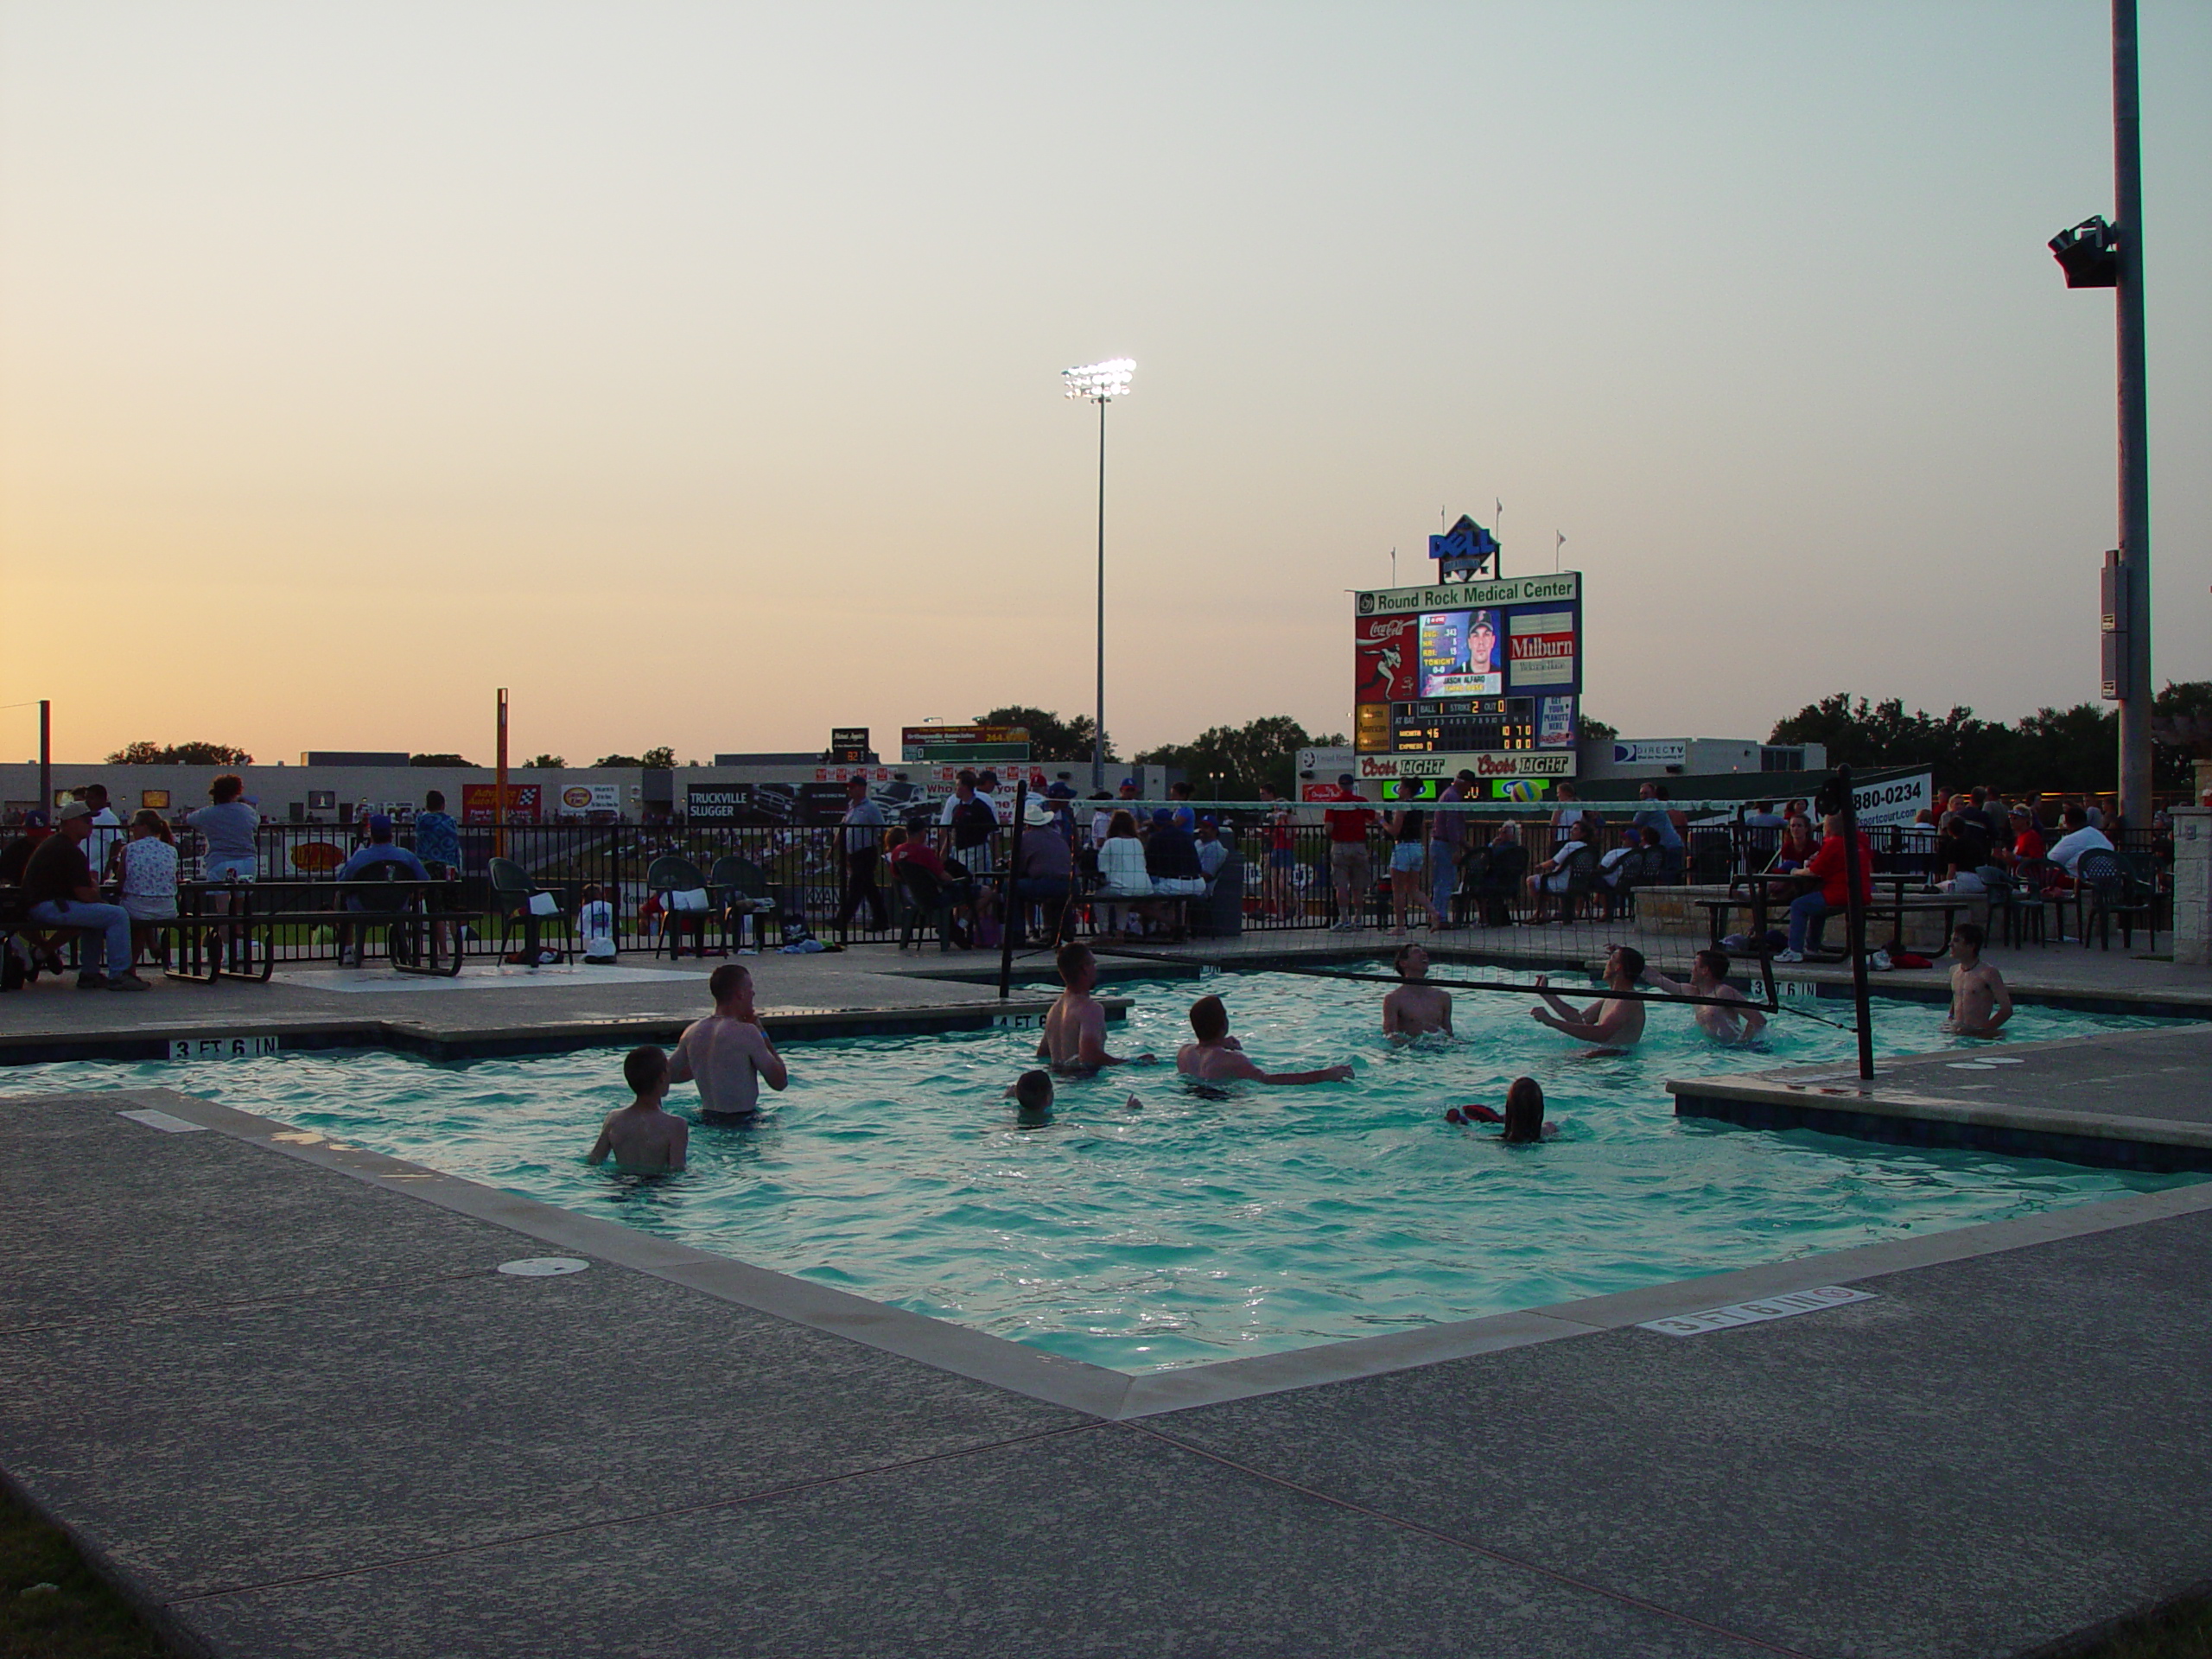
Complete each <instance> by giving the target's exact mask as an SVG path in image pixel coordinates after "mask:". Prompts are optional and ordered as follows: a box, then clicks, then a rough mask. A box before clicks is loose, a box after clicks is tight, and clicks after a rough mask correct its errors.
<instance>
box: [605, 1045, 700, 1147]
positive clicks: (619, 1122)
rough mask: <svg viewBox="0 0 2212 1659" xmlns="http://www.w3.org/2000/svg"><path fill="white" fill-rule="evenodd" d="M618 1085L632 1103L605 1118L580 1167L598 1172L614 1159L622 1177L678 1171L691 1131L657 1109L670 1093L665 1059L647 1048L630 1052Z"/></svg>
mask: <svg viewBox="0 0 2212 1659" xmlns="http://www.w3.org/2000/svg"><path fill="white" fill-rule="evenodd" d="M622 1081H623V1082H624V1083H626V1084H629V1086H630V1092H631V1094H632V1096H634V1098H632V1101H631V1102H630V1103H629V1104H628V1105H627V1106H625V1107H624V1108H623V1109H621V1110H620V1111H619V1112H610V1113H608V1114H607V1122H604V1123H602V1124H601V1125H600V1128H599V1139H598V1141H596V1142H594V1144H593V1147H592V1149H591V1154H590V1155H589V1156H588V1158H586V1159H585V1160H584V1161H585V1162H586V1163H588V1164H592V1165H594V1166H596V1165H600V1164H603V1163H605V1162H606V1161H607V1158H608V1156H609V1155H610V1154H612V1155H613V1159H614V1167H615V1168H617V1169H619V1170H620V1171H621V1172H622V1173H624V1174H625V1175H664V1174H669V1173H673V1172H674V1171H677V1170H680V1169H682V1168H683V1159H684V1154H686V1153H687V1152H688V1151H689V1150H690V1145H691V1128H690V1125H689V1124H687V1123H686V1122H684V1121H683V1119H682V1118H680V1117H677V1116H675V1115H674V1114H673V1113H671V1112H664V1111H663V1110H662V1109H661V1104H660V1103H661V1098H662V1096H664V1095H666V1094H667V1093H668V1056H667V1055H665V1054H664V1053H662V1052H661V1051H660V1050H659V1049H658V1048H655V1047H654V1046H652V1044H650V1043H648V1044H646V1045H645V1046H644V1047H642V1048H633V1049H632V1050H631V1051H630V1052H628V1053H627V1054H626V1055H625V1056H623V1058H622Z"/></svg>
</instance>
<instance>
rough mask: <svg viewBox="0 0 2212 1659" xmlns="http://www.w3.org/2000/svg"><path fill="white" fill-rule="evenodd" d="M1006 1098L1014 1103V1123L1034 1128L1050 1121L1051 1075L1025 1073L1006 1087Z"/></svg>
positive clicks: (1048, 1073) (1039, 1072)
mask: <svg viewBox="0 0 2212 1659" xmlns="http://www.w3.org/2000/svg"><path fill="white" fill-rule="evenodd" d="M1006 1098H1007V1099H1008V1100H1010V1101H1012V1102H1013V1103H1014V1122H1016V1123H1019V1124H1020V1125H1021V1127H1022V1128H1036V1127H1038V1126H1039V1125H1040V1124H1045V1123H1049V1122H1052V1073H1051V1072H1049V1071H1025V1072H1023V1073H1022V1074H1021V1075H1020V1077H1016V1078H1015V1079H1014V1081H1013V1082H1012V1083H1010V1084H1007V1090H1006Z"/></svg>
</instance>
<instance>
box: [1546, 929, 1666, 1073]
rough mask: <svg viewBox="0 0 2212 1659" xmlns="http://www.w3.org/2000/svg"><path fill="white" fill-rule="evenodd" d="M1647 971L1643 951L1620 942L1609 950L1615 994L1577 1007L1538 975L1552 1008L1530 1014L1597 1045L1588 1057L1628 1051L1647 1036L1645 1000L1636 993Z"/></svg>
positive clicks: (1608, 983) (1608, 982)
mask: <svg viewBox="0 0 2212 1659" xmlns="http://www.w3.org/2000/svg"><path fill="white" fill-rule="evenodd" d="M1642 974H1643V952H1642V951H1641V950H1637V949H1636V948H1635V947H1634V946H1633V945H1627V944H1616V945H1614V946H1612V947H1611V949H1609V950H1607V951H1606V953H1605V988H1606V989H1607V990H1609V991H1611V992H1612V993H1613V995H1611V996H1601V997H1599V999H1598V1000H1597V1001H1595V1002H1592V1004H1591V1005H1590V1006H1589V1007H1586V1008H1582V1009H1577V1008H1575V1007H1573V1005H1572V1004H1570V1003H1567V1002H1563V1001H1560V998H1559V996H1558V995H1556V994H1555V993H1554V992H1553V990H1552V989H1551V986H1550V982H1549V980H1548V979H1547V978H1546V977H1545V976H1543V975H1542V974H1538V975H1537V976H1536V989H1537V990H1538V991H1539V992H1541V993H1542V995H1543V999H1544V1001H1547V1002H1548V1003H1550V1004H1551V1007H1548V1008H1531V1009H1529V1014H1530V1016H1531V1017H1532V1018H1534V1019H1535V1020H1536V1021H1537V1023H1539V1024H1540V1025H1546V1026H1549V1027H1551V1028H1552V1029H1553V1030H1554V1031H1557V1032H1564V1033H1566V1034H1567V1036H1569V1037H1572V1038H1573V1039H1576V1040H1577V1041H1578V1042H1585V1043H1592V1044H1595V1045H1596V1046H1595V1047H1593V1048H1592V1050H1591V1051H1590V1052H1589V1054H1588V1055H1586V1056H1585V1057H1584V1058H1595V1057H1596V1056H1598V1055H1600V1054H1622V1053H1625V1052H1627V1051H1628V1050H1630V1049H1631V1048H1633V1047H1635V1046H1636V1045H1637V1043H1638V1042H1639V1041H1641V1040H1642V1039H1643V1001H1641V1000H1640V999H1639V998H1638V997H1637V995H1636V994H1635V993H1636V982H1637V978H1638V976H1641V975H1642Z"/></svg>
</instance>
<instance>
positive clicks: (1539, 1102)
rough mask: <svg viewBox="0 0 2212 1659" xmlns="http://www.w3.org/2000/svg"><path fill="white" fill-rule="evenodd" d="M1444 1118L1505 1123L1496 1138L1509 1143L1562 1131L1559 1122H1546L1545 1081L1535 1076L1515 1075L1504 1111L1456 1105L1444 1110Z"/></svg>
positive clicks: (1515, 1144) (1523, 1143)
mask: <svg viewBox="0 0 2212 1659" xmlns="http://www.w3.org/2000/svg"><path fill="white" fill-rule="evenodd" d="M1444 1121H1445V1122H1447V1123H1464V1124H1466V1125H1467V1126H1468V1127H1469V1128H1472V1127H1473V1126H1474V1125H1476V1124H1478V1123H1502V1124H1503V1125H1504V1126H1505V1128H1504V1133H1503V1134H1502V1135H1499V1136H1498V1137H1497V1138H1498V1140H1499V1141H1501V1142H1502V1143H1503V1144H1504V1145H1506V1146H1509V1147H1525V1146H1533V1145H1534V1144H1535V1142H1537V1141H1542V1140H1547V1139H1548V1138H1549V1137H1550V1136H1552V1135H1557V1134H1558V1133H1559V1128H1558V1126H1557V1125H1556V1124H1552V1123H1547V1122H1544V1090H1543V1085H1542V1084H1540V1083H1538V1082H1537V1081H1536V1080H1535V1078H1534V1077H1516V1078H1514V1079H1513V1081H1512V1083H1511V1084H1509V1085H1508V1086H1507V1088H1506V1090H1505V1110H1504V1111H1503V1113H1500V1112H1498V1111H1497V1110H1494V1109H1492V1108H1491V1107H1488V1106H1479V1105H1478V1106H1454V1107H1452V1109H1450V1110H1449V1111H1447V1112H1446V1113H1445V1114H1444Z"/></svg>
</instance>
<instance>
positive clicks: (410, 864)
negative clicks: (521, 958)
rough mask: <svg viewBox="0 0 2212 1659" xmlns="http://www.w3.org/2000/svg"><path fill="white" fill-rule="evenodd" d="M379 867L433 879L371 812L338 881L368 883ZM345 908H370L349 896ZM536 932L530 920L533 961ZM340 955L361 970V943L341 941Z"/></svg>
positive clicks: (387, 823) (386, 820)
mask: <svg viewBox="0 0 2212 1659" xmlns="http://www.w3.org/2000/svg"><path fill="white" fill-rule="evenodd" d="M378 864H397V865H398V866H399V868H400V872H401V874H404V875H408V876H411V877H412V878H413V879H414V880H417V881H428V880H429V879H430V873H429V871H428V870H426V869H424V868H423V861H422V860H421V859H419V858H417V857H416V856H415V855H414V854H412V853H410V852H409V851H408V850H407V849H406V848H404V847H400V846H396V845H395V844H393V842H392V839H391V819H390V818H389V817H385V815H384V814H383V813H381V812H372V813H371V814H369V838H368V840H367V841H366V842H365V843H364V844H362V845H361V846H359V847H357V848H355V849H353V856H352V857H351V858H349V859H347V860H346V861H345V862H344V863H343V864H340V866H339V867H338V879H339V880H340V881H359V880H365V879H366V877H367V874H368V872H369V871H370V870H371V869H372V868H375V867H376V866H377V865H378ZM367 908H368V906H365V905H364V904H363V903H362V902H361V901H360V899H359V898H358V897H356V896H355V895H354V894H352V893H348V894H346V909H348V910H365V909H367ZM529 934H530V949H531V957H532V958H533V959H535V957H536V955H537V926H536V918H534V917H533V918H531V925H530V927H529ZM339 954H340V959H341V960H342V961H344V962H345V963H346V965H347V966H348V967H351V968H358V967H359V966H360V965H361V945H360V941H359V940H358V939H356V940H355V941H354V942H353V944H352V945H351V946H350V947H348V946H346V945H345V944H343V942H342V939H341V944H340V953H339Z"/></svg>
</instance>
